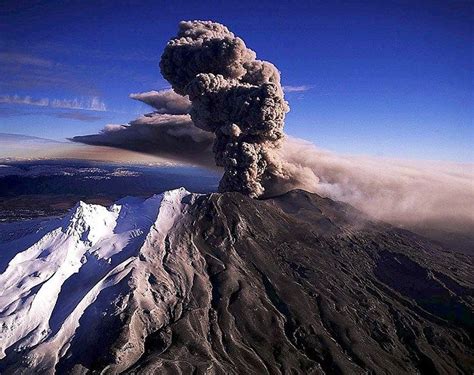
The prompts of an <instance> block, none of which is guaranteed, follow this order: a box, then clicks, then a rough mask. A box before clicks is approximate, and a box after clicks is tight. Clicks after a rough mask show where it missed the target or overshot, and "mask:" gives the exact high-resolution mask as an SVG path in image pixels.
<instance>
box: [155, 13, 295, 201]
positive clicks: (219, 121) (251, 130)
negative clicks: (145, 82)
mask: <svg viewBox="0 0 474 375" xmlns="http://www.w3.org/2000/svg"><path fill="white" fill-rule="evenodd" d="M160 68H161V73H162V74H163V76H164V77H165V78H166V79H167V80H168V81H169V82H170V83H171V86H172V88H173V89H174V91H175V92H176V93H178V94H180V95H183V96H186V95H187V96H188V97H189V99H190V100H191V103H192V106H191V111H190V114H191V118H192V120H193V123H194V125H196V126H197V127H198V128H200V129H202V130H205V131H207V132H212V133H214V135H215V140H214V145H213V152H214V157H215V161H216V164H217V165H218V166H221V167H223V168H224V175H223V177H222V180H221V182H220V184H219V190H220V191H238V192H241V193H243V194H246V195H249V196H251V197H257V196H260V195H262V194H263V192H264V190H265V189H264V183H265V181H266V180H269V179H272V178H276V177H277V176H282V175H283V169H282V164H281V162H280V160H279V159H278V154H277V153H276V150H277V149H278V148H279V147H280V146H281V142H282V139H283V125H284V118H285V114H286V113H287V112H288V110H289V107H288V104H287V102H286V101H285V100H284V98H283V90H282V87H281V85H280V74H279V72H278V70H277V69H276V68H275V66H273V65H272V64H271V63H269V62H267V61H261V60H256V55H255V52H253V51H252V50H250V49H249V48H247V47H246V46H245V43H244V41H243V40H242V39H240V38H238V37H236V36H234V34H233V33H231V32H230V31H229V30H228V29H227V28H226V27H225V26H223V25H221V24H218V23H215V22H210V21H186V22H185V21H183V22H181V23H180V24H179V31H178V35H177V36H176V38H174V39H171V40H170V41H169V42H168V44H167V46H166V48H165V51H164V53H163V55H162V57H161V62H160Z"/></svg>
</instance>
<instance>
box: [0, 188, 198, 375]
mask: <svg viewBox="0 0 474 375" xmlns="http://www.w3.org/2000/svg"><path fill="white" fill-rule="evenodd" d="M195 197H196V195H194V194H190V193H189V192H187V191H186V190H185V189H183V188H181V189H177V190H172V191H168V192H166V193H163V194H161V195H155V196H153V197H151V198H149V199H146V200H144V201H143V200H139V199H135V198H126V199H123V200H121V201H119V202H117V203H116V204H114V205H112V206H111V207H109V208H105V207H102V206H99V205H90V204H85V203H83V202H80V203H78V204H77V205H76V206H75V207H74V208H73V209H72V210H71V211H70V213H69V214H68V215H67V216H66V217H64V218H63V219H62V220H53V221H51V222H48V223H46V224H45V225H44V226H43V228H41V229H40V230H39V231H38V232H36V233H31V234H29V235H27V236H26V237H22V238H20V239H16V240H14V241H11V242H9V243H4V244H0V272H1V273H0V285H1V286H2V288H1V289H0V360H1V363H2V366H1V367H3V368H4V369H10V370H12V369H18V371H20V369H28V368H31V367H34V368H36V369H41V370H42V371H43V372H53V369H54V367H55V366H56V365H58V363H59V362H60V360H61V359H64V358H67V357H68V356H69V357H71V356H73V355H74V350H75V348H74V346H77V347H79V346H81V345H86V343H87V336H88V335H92V334H94V333H93V332H90V330H91V327H90V325H86V326H83V323H82V320H83V319H84V321H88V319H89V317H90V316H92V315H99V317H101V318H102V319H105V320H107V317H106V315H109V317H110V316H118V315H120V313H121V312H122V311H123V310H124V309H125V308H126V306H127V302H128V299H129V297H130V294H132V293H137V295H138V296H140V297H142V298H134V301H142V302H143V304H144V305H146V304H147V299H150V300H151V301H153V300H154V298H153V297H152V296H151V295H149V294H150V293H149V290H147V287H148V285H147V284H148V283H149V279H150V274H151V273H153V275H154V276H153V279H156V278H157V277H159V276H160V275H159V274H160V272H159V270H160V267H154V268H155V269H154V271H153V272H150V271H149V270H148V268H149V267H150V264H151V263H150V262H149V261H148V260H147V259H148V258H153V260H154V261H153V264H154V265H156V264H157V263H156V262H157V261H158V262H160V259H162V258H163V257H164V256H165V239H166V238H167V236H168V234H169V231H170V229H171V228H172V227H173V226H174V225H176V224H177V223H178V222H179V220H180V217H181V216H182V213H183V211H185V209H186V206H187V205H188V204H189V203H191V202H192V201H193V200H194V198H195ZM160 249H163V251H160ZM161 281H163V282H162V291H163V293H162V294H161V295H160V296H159V298H160V299H161V300H162V306H159V305H156V304H155V305H154V306H153V307H152V306H150V309H149V311H148V312H149V314H151V315H153V314H154V315H156V320H157V322H156V324H160V323H161V324H162V323H163V322H160V320H162V319H164V316H165V315H166V314H162V313H161V311H157V309H160V308H161V309H162V310H163V311H166V310H167V309H169V307H168V303H169V301H170V300H172V299H173V293H175V292H176V288H175V287H174V286H173V287H170V288H167V282H168V284H169V283H170V282H171V281H169V280H166V277H164V280H161ZM105 306H107V309H105V308H104V309H102V307H105ZM138 325H139V324H138ZM131 329H133V325H132V326H131ZM138 330H140V329H138ZM129 333H130V336H129V337H127V338H126V339H125V340H124V342H126V346H127V347H126V348H117V350H118V351H120V352H121V355H126V356H132V357H133V356H134V355H139V353H140V352H141V349H140V347H142V346H143V342H142V340H140V337H139V336H138V337H134V332H129ZM136 333H139V332H138V331H137V332H136ZM78 338H82V339H79V340H78ZM77 362H80V361H77Z"/></svg>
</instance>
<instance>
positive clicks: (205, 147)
mask: <svg viewBox="0 0 474 375" xmlns="http://www.w3.org/2000/svg"><path fill="white" fill-rule="evenodd" d="M213 140H214V138H213V137H212V135H210V134H209V133H207V132H205V131H203V130H201V129H198V128H197V127H195V126H194V125H193V123H192V121H191V117H190V116H189V115H172V114H162V113H157V112H153V113H149V114H146V115H143V116H140V117H139V118H137V119H135V120H133V121H131V122H130V124H129V125H120V124H108V125H106V126H105V127H104V129H103V130H102V132H101V133H100V134H94V135H86V136H76V137H74V138H72V141H74V142H79V143H84V144H88V145H94V146H108V147H115V148H119V149H123V150H129V151H136V152H140V153H143V154H149V155H153V156H158V157H163V158H167V159H171V160H173V161H177V162H181V163H188V164H194V165H199V166H203V167H206V168H215V163H214V161H213V157H212V152H211V150H212V143H213Z"/></svg>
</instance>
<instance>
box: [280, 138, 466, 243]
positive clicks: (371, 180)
mask: <svg viewBox="0 0 474 375" xmlns="http://www.w3.org/2000/svg"><path fill="white" fill-rule="evenodd" d="M281 152H282V158H283V159H284V160H285V162H286V163H287V164H288V165H289V166H291V170H290V171H289V172H288V173H289V174H290V175H291V178H290V181H289V182H288V185H287V186H284V188H283V190H286V189H288V188H295V187H297V188H302V189H305V190H308V191H312V192H316V193H318V194H320V195H322V196H326V197H330V198H332V199H335V200H339V201H343V202H346V203H349V204H351V205H353V206H354V207H356V208H358V209H360V210H361V211H363V212H365V213H367V214H369V215H370V216H371V217H373V218H375V219H380V220H383V221H386V222H389V223H393V224H396V225H401V226H405V227H408V228H415V227H416V228H422V227H423V228H438V229H442V230H443V231H448V232H449V231H451V232H459V233H461V232H463V233H471V234H472V233H473V232H474V210H473V208H474V165H473V164H462V163H448V162H428V161H409V160H395V159H388V158H378V157H362V156H353V155H339V154H336V153H332V152H329V151H325V150H321V149H318V148H317V147H316V146H314V145H313V144H312V143H310V142H307V141H304V140H300V139H295V138H288V141H287V142H285V143H284V145H283V149H282V151H281Z"/></svg>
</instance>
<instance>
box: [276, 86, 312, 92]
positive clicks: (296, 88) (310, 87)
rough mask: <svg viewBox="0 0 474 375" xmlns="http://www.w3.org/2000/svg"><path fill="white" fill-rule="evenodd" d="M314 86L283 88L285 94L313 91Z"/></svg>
mask: <svg viewBox="0 0 474 375" xmlns="http://www.w3.org/2000/svg"><path fill="white" fill-rule="evenodd" d="M312 88H313V86H311V85H300V86H290V85H288V86H283V91H284V92H304V91H308V90H311V89H312Z"/></svg>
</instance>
